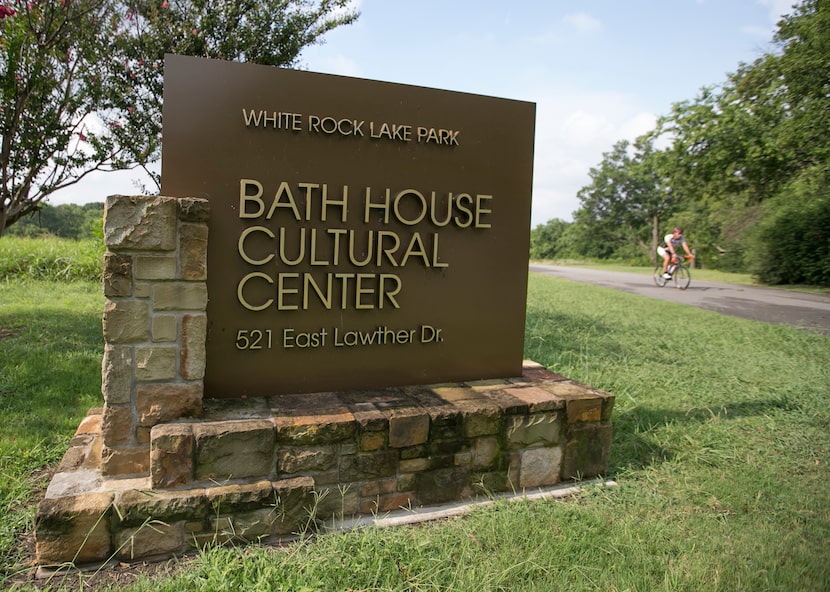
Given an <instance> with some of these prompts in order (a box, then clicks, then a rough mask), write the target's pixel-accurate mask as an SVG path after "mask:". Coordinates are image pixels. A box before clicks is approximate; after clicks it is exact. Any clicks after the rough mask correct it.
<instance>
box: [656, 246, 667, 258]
mask: <svg viewBox="0 0 830 592" xmlns="http://www.w3.org/2000/svg"><path fill="white" fill-rule="evenodd" d="M666 253H668V251H667V250H666V249H664V248H663V247H657V254H658V255H660V256H661V257H662V256H663V255H665V254H666Z"/></svg>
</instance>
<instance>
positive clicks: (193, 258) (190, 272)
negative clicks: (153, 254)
mask: <svg viewBox="0 0 830 592" xmlns="http://www.w3.org/2000/svg"><path fill="white" fill-rule="evenodd" d="M207 241H208V228H207V226H206V225H204V224H181V225H180V226H179V261H180V263H181V265H180V271H179V277H180V279H183V280H188V281H205V280H207Z"/></svg>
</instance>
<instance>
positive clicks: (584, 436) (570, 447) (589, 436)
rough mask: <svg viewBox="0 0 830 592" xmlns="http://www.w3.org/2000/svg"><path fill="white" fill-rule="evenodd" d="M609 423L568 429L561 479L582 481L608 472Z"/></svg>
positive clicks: (577, 425) (583, 425) (576, 426)
mask: <svg viewBox="0 0 830 592" xmlns="http://www.w3.org/2000/svg"><path fill="white" fill-rule="evenodd" d="M610 451H611V423H610V422H602V423H586V424H574V425H571V426H569V427H568V430H567V435H566V442H565V453H564V458H563V460H562V478H563V479H584V478H586V477H595V476H597V475H603V474H605V473H606V472H607V471H608V455H609V453H610Z"/></svg>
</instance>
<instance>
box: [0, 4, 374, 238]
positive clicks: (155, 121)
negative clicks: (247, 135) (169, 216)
mask: <svg viewBox="0 0 830 592" xmlns="http://www.w3.org/2000/svg"><path fill="white" fill-rule="evenodd" d="M2 6H3V11H2V13H0V30H2V33H3V36H2V41H0V93H2V95H1V96H0V99H2V102H1V103H0V104H2V106H3V107H2V112H0V130H1V131H2V146H0V236H2V234H3V232H4V229H5V228H6V227H7V226H11V225H12V224H14V223H15V222H17V221H18V220H19V219H20V218H21V217H23V216H26V215H27V214H30V213H32V212H34V211H36V210H37V209H38V208H39V207H40V204H41V202H42V201H43V200H44V199H45V198H46V197H47V196H49V195H50V194H51V193H53V192H55V191H57V190H58V189H61V188H63V187H66V186H68V185H71V184H73V183H77V182H78V181H79V180H80V179H82V178H83V177H84V176H86V175H88V174H89V173H91V172H93V171H96V170H98V171H108V170H117V169H130V168H135V167H143V168H145V169H147V167H148V166H149V165H150V164H152V163H153V162H155V161H157V160H158V158H159V155H160V147H161V105H162V89H163V74H164V54H165V53H178V54H185V55H197V56H202V57H208V58H220V59H228V60H244V61H253V62H258V63H262V64H268V65H275V66H293V65H296V63H297V60H298V57H299V54H300V52H301V50H302V49H303V48H304V47H306V46H308V45H310V44H314V43H319V42H320V41H321V39H322V37H323V36H324V35H325V34H326V33H327V32H329V31H330V30H332V29H334V28H336V27H338V26H340V25H345V24H349V23H352V22H354V21H355V20H356V19H357V16H358V15H357V13H355V12H352V11H349V10H348V6H349V0H235V1H231V0H221V1H216V0H212V1H208V0H170V1H168V0H164V1H160V0H72V1H61V2H57V1H45V0H42V1H37V2H30V1H28V0H9V1H6V2H4V4H3V5H2ZM148 172H150V171H148ZM151 174H152V173H151Z"/></svg>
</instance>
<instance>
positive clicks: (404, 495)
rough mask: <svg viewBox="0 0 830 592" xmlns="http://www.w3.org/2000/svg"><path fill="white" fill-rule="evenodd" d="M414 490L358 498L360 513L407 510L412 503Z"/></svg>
mask: <svg viewBox="0 0 830 592" xmlns="http://www.w3.org/2000/svg"><path fill="white" fill-rule="evenodd" d="M414 498H415V493H414V492H405V491H402V492H395V493H387V494H383V495H377V496H375V497H373V498H369V499H362V500H360V513H361V514H377V513H378V512H394V511H396V510H408V509H411V508H412V506H413V505H414V503H415V502H414Z"/></svg>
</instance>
